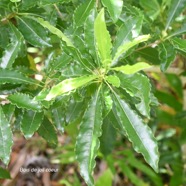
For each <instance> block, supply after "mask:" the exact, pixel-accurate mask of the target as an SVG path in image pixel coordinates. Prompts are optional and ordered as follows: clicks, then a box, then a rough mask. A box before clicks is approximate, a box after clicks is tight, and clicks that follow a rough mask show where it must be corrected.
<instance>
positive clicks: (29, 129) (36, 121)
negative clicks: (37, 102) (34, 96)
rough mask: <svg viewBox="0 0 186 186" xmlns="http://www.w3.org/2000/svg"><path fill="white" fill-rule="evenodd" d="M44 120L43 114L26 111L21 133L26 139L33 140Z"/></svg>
mask: <svg viewBox="0 0 186 186" xmlns="http://www.w3.org/2000/svg"><path fill="white" fill-rule="evenodd" d="M42 120H43V113H42V112H34V111H31V110H28V111H25V112H24V114H23V119H22V121H21V131H22V132H23V134H24V136H25V137H26V138H31V137H32V136H33V134H34V132H36V131H37V130H38V128H39V127H40V125H41V122H42Z"/></svg>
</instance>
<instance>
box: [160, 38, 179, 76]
mask: <svg viewBox="0 0 186 186" xmlns="http://www.w3.org/2000/svg"><path fill="white" fill-rule="evenodd" d="M158 49H159V58H160V61H161V65H160V69H161V71H163V72H165V71H166V70H167V68H168V67H169V66H170V65H171V63H172V62H173V61H174V59H175V57H176V53H175V50H174V47H173V45H171V44H170V43H169V42H164V43H161V44H160V45H159V48H158Z"/></svg>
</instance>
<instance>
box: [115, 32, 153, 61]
mask: <svg viewBox="0 0 186 186" xmlns="http://www.w3.org/2000/svg"><path fill="white" fill-rule="evenodd" d="M149 38H150V35H141V36H139V37H137V38H135V39H134V40H132V41H128V42H126V43H124V44H123V45H121V46H119V47H118V49H117V52H116V54H115V56H114V59H113V62H115V61H117V60H118V59H119V57H120V56H121V55H123V54H124V53H125V52H127V51H128V50H129V49H130V48H132V47H134V46H136V45H138V44H139V43H142V42H144V41H147V40H148V39H149Z"/></svg>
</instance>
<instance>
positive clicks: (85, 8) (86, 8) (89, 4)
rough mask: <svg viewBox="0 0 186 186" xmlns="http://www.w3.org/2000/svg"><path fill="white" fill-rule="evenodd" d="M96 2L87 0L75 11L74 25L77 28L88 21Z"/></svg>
mask: <svg viewBox="0 0 186 186" xmlns="http://www.w3.org/2000/svg"><path fill="white" fill-rule="evenodd" d="M94 5H95V1H94V0H85V1H84V2H83V3H82V4H81V5H80V6H78V7H77V9H76V10H75V11H74V23H75V26H77V27H79V26H82V25H83V24H84V22H85V20H86V19H87V17H88V15H89V13H90V11H91V10H92V9H93V8H94Z"/></svg>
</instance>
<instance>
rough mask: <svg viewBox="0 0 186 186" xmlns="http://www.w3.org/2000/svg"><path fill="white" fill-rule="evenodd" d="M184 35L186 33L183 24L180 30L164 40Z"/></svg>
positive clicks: (185, 26)
mask: <svg viewBox="0 0 186 186" xmlns="http://www.w3.org/2000/svg"><path fill="white" fill-rule="evenodd" d="M184 33H186V24H183V25H182V26H181V28H180V29H178V30H176V31H174V32H172V33H171V34H170V35H168V36H167V38H166V39H168V38H171V37H173V36H178V35H181V34H184Z"/></svg>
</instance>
